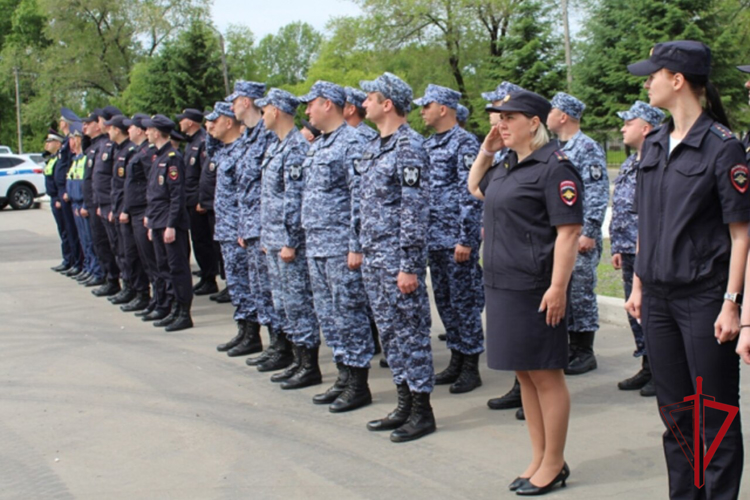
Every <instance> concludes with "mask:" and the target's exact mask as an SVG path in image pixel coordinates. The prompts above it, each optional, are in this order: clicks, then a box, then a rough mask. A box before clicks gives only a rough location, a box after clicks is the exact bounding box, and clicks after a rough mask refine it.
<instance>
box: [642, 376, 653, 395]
mask: <svg viewBox="0 0 750 500" xmlns="http://www.w3.org/2000/svg"><path fill="white" fill-rule="evenodd" d="M640 393H641V396H643V397H644V398H648V397H652V396H656V387H654V378H653V377H651V380H649V381H648V382H647V383H646V385H644V386H643V388H642V389H641V391H640Z"/></svg>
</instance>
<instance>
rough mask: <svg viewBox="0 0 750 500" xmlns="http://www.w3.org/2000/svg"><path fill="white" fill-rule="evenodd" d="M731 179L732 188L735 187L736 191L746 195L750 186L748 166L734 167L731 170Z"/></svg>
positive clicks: (739, 165)
mask: <svg viewBox="0 0 750 500" xmlns="http://www.w3.org/2000/svg"><path fill="white" fill-rule="evenodd" d="M729 178H730V180H731V181H732V186H734V189H736V190H737V191H739V192H740V193H742V194H745V191H747V187H748V184H749V183H748V170H747V166H745V165H742V164H738V165H735V166H733V167H732V168H731V169H730V170H729Z"/></svg>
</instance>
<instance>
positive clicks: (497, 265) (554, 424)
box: [469, 90, 583, 495]
mask: <svg viewBox="0 0 750 500" xmlns="http://www.w3.org/2000/svg"><path fill="white" fill-rule="evenodd" d="M491 111H496V112H499V113H500V114H501V118H500V122H499V123H498V124H496V125H495V126H493V127H492V129H491V130H490V133H489V134H488V135H487V138H486V139H485V140H484V144H483V145H482V149H481V152H480V154H479V155H478V157H477V160H476V161H475V162H474V165H473V166H472V167H471V171H470V173H469V191H471V193H472V194H473V195H474V196H476V197H477V198H479V199H483V200H484V202H485V203H484V237H485V240H484V254H483V262H484V284H485V294H486V301H487V364H488V365H489V367H490V368H492V369H495V370H513V371H515V373H516V376H517V377H518V380H519V382H520V384H521V397H522V400H523V409H524V413H525V414H526V421H527V423H528V427H529V435H530V437H531V446H532V460H531V463H530V464H529V466H528V467H527V468H526V470H525V471H523V472H522V473H521V475H520V476H519V477H518V478H517V479H516V480H515V481H513V482H512V483H511V484H510V486H509V488H510V489H511V490H513V491H516V493H517V494H519V495H539V494H543V493H547V492H548V491H550V490H551V489H552V488H553V487H554V486H555V485H556V484H557V483H562V485H563V486H564V485H565V481H566V479H567V478H568V476H569V475H570V470H569V469H568V466H567V464H565V458H564V449H565V439H566V436H567V431H568V417H569V414H570V395H569V394H568V388H567V386H566V384H565V376H564V374H563V369H564V368H565V367H566V366H567V364H568V344H567V329H566V323H565V308H566V303H567V290H568V283H569V282H570V275H571V273H572V271H573V265H574V263H575V259H576V252H577V249H578V247H577V245H578V243H577V241H578V237H579V236H580V234H581V227H582V224H583V201H582V197H581V195H582V194H583V193H582V192H581V180H580V178H579V177H578V174H577V173H576V171H575V169H574V168H573V165H572V164H571V163H570V161H569V160H568V159H567V157H566V156H565V154H564V153H562V152H561V151H559V150H558V149H557V148H558V145H557V143H551V142H549V136H548V135H547V131H546V129H545V128H544V123H545V122H546V120H547V115H548V113H549V111H550V104H549V102H548V101H547V100H546V99H544V98H543V97H541V96H539V95H537V94H535V93H533V92H528V91H526V90H519V91H512V92H510V93H509V94H508V95H507V96H505V98H504V99H503V101H502V103H501V104H500V105H499V106H496V107H495V108H493V109H492V110H491ZM503 147H508V148H509V153H508V156H507V158H506V159H505V161H503V162H502V163H501V164H500V165H498V166H496V167H495V168H492V169H490V166H491V164H492V159H493V156H494V154H495V152H497V151H499V150H500V149H501V148H503Z"/></svg>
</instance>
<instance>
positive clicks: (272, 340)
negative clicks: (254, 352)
mask: <svg viewBox="0 0 750 500" xmlns="http://www.w3.org/2000/svg"><path fill="white" fill-rule="evenodd" d="M268 338H269V342H268V347H267V348H266V350H265V351H263V352H262V353H260V356H255V357H254V358H247V359H246V360H245V364H246V365H247V366H258V365H259V364H261V363H265V362H266V361H268V360H269V359H270V358H271V356H273V355H274V353H275V352H276V346H277V344H278V343H279V332H277V331H276V330H275V329H273V328H272V329H270V330H268Z"/></svg>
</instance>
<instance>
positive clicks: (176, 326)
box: [164, 304, 193, 332]
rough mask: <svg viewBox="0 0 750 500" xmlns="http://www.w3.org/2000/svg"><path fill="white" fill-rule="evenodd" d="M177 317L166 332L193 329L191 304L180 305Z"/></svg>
mask: <svg viewBox="0 0 750 500" xmlns="http://www.w3.org/2000/svg"><path fill="white" fill-rule="evenodd" d="M177 309H178V311H179V312H178V313H177V317H176V318H175V319H174V321H172V322H171V323H170V324H169V325H167V327H166V328H165V329H164V331H165V332H179V331H180V330H187V329H188V328H192V327H193V318H192V317H191V316H190V304H180V305H179V307H178V308H177Z"/></svg>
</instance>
